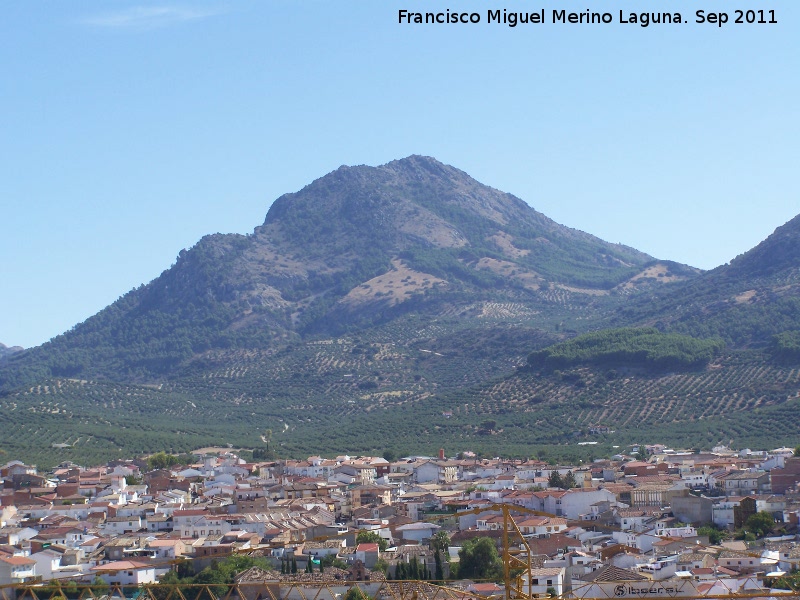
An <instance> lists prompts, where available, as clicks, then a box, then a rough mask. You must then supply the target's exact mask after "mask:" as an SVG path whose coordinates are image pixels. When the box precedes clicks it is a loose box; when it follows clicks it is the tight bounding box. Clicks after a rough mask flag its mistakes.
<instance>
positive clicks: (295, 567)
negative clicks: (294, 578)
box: [292, 557, 297, 574]
mask: <svg viewBox="0 0 800 600" xmlns="http://www.w3.org/2000/svg"><path fill="white" fill-rule="evenodd" d="M294 573H297V559H296V558H294V557H292V574H294Z"/></svg>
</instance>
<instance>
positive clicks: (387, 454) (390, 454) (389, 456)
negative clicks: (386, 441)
mask: <svg viewBox="0 0 800 600" xmlns="http://www.w3.org/2000/svg"><path fill="white" fill-rule="evenodd" d="M383 458H384V459H386V460H388V461H389V462H394V461H395V460H397V455H396V454H395V453H394V450H384V451H383Z"/></svg>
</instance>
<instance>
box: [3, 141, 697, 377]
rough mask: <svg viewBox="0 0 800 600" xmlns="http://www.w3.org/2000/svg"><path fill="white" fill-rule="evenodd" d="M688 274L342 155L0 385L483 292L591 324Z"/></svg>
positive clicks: (19, 365)
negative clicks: (262, 215) (255, 218)
mask: <svg viewBox="0 0 800 600" xmlns="http://www.w3.org/2000/svg"><path fill="white" fill-rule="evenodd" d="M696 274H697V271H696V270H695V269H691V268H689V267H685V266H683V265H678V264H675V263H666V262H658V261H656V260H654V259H653V258H652V257H650V256H647V255H646V254H643V253H641V252H638V251H636V250H634V249H631V248H627V247H624V246H620V245H615V244H609V243H607V242H604V241H602V240H600V239H598V238H596V237H594V236H591V235H589V234H586V233H583V232H580V231H576V230H574V229H569V228H567V227H564V226H562V225H558V224H557V223H555V222H553V221H552V220H550V219H548V218H547V217H545V216H544V215H542V214H541V213H539V212H537V211H535V210H534V209H532V208H531V207H530V206H528V205H527V204H526V203H524V202H523V201H522V200H520V199H518V198H515V197H514V196H512V195H510V194H506V193H503V192H500V191H498V190H495V189H493V188H490V187H488V186H485V185H483V184H481V183H478V182H477V181H475V180H474V179H472V178H471V177H469V176H468V175H467V174H466V173H464V172H462V171H459V170H458V169H455V168H453V167H450V166H447V165H444V164H442V163H439V162H438V161H436V160H434V159H432V158H426V157H420V156H411V157H409V158H406V159H403V160H398V161H393V162H391V163H389V164H386V165H383V166H381V167H367V166H360V167H341V168H339V169H337V170H336V171H334V172H333V173H330V174H328V175H326V176H324V177H322V178H320V179H318V180H316V181H314V182H313V183H311V184H310V185H308V186H307V187H305V188H304V189H302V190H301V191H299V192H297V193H294V194H287V195H285V196H282V197H281V198H278V199H277V200H276V201H275V202H274V203H273V204H272V206H271V207H270V209H269V212H268V214H267V217H266V220H265V222H264V224H263V225H261V226H259V227H257V228H256V229H255V231H254V232H253V234H252V235H248V236H244V235H231V234H228V235H222V234H216V235H210V236H207V237H205V238H203V239H202V240H200V241H199V242H198V243H197V244H196V245H195V246H194V247H193V248H191V249H189V250H186V251H182V252H181V254H180V256H179V257H178V259H177V262H176V263H175V264H174V265H173V266H172V267H171V268H169V269H168V270H166V271H164V273H162V274H161V276H160V277H158V278H157V279H155V280H154V281H152V282H150V283H149V284H147V285H145V286H142V287H140V288H138V289H136V290H133V291H131V292H129V293H128V294H126V295H125V296H124V297H122V298H121V299H120V300H118V301H117V302H115V303H114V304H112V305H111V306H109V307H108V308H106V309H105V310H103V311H101V312H100V313H98V314H97V315H95V316H94V317H92V318H90V319H88V320H87V321H86V322H84V323H81V324H79V325H77V326H76V327H74V328H73V329H72V330H71V331H69V332H67V333H65V334H64V335H62V336H59V337H57V338H56V339H55V340H53V341H52V342H50V343H48V344H45V345H44V346H42V347H40V348H36V349H34V350H31V351H29V352H26V353H24V354H23V355H22V356H19V357H16V359H15V360H14V361H12V364H11V367H10V368H7V369H5V370H3V371H0V388H1V389H5V390H10V389H13V388H14V387H18V386H20V385H24V384H26V383H32V382H35V381H37V380H39V379H41V378H42V377H48V376H67V377H101V378H105V379H111V380H117V381H135V382H147V381H157V380H158V381H160V380H163V379H164V378H165V377H169V376H173V375H175V374H176V373H178V372H179V371H180V369H181V368H184V367H186V366H187V365H188V364H189V363H190V362H191V361H192V360H193V359H196V358H198V357H201V356H203V354H204V353H207V352H209V351H213V350H220V349H227V348H259V349H267V348H277V347H280V345H281V344H285V343H287V342H290V341H302V340H304V339H306V338H307V337H308V336H314V335H339V334H342V333H344V332H348V331H349V332H352V331H358V330H362V329H365V328H369V327H373V326H377V325H381V324H384V323H388V322H391V321H392V320H394V319H397V318H401V317H403V316H405V315H409V314H416V315H420V316H425V317H429V318H432V317H436V316H442V315H446V314H448V315H449V314H455V313H459V314H463V315H472V316H476V315H478V317H479V316H480V314H482V313H483V311H484V308H483V307H482V306H483V304H482V303H485V302H492V303H508V304H509V305H511V306H512V307H513V308H512V309H511V310H512V312H518V313H521V314H522V313H525V314H529V315H534V314H543V317H542V319H541V321H542V324H541V325H542V326H543V325H544V323H546V322H550V321H556V322H559V323H560V322H570V321H572V320H573V319H575V318H580V319H582V320H583V321H584V322H585V323H588V322H590V321H591V320H592V319H594V318H595V317H596V316H597V315H598V314H600V308H603V309H605V308H606V307H607V306H610V305H614V304H619V303H620V302H621V301H623V300H624V299H625V298H626V297H627V296H629V295H630V294H632V293H635V292H636V291H637V290H638V289H640V288H647V287H650V286H655V285H656V284H661V283H665V282H666V283H672V284H674V283H675V282H677V281H681V280H684V279H688V278H692V277H694V276H695V275H696ZM578 313H582V314H578ZM535 321H536V320H535V319H533V320H532V321H531V325H532V326H533V327H535V328H540V326H539V325H538V324H537V323H535ZM477 322H478V323H482V320H481V319H480V318H478V319H477ZM480 326H482V324H481V325H480ZM582 326H583V324H582ZM548 327H550V326H549V324H548V325H547V326H546V327H545V328H548Z"/></svg>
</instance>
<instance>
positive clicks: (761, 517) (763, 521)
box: [745, 510, 775, 538]
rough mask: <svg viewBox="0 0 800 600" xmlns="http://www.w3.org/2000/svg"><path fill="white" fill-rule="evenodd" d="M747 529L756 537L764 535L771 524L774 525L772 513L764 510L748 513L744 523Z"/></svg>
mask: <svg viewBox="0 0 800 600" xmlns="http://www.w3.org/2000/svg"><path fill="white" fill-rule="evenodd" d="M745 525H746V527H747V529H748V530H749V531H751V532H752V533H754V534H755V536H756V537H760V538H761V537H764V536H765V535H767V534H768V533H769V532H770V531H772V526H773V525H775V520H774V519H773V518H772V515H771V514H770V513H768V512H767V511H765V510H762V511H760V512H757V513H756V514H754V515H750V517H749V518H748V519H747V523H746V524H745Z"/></svg>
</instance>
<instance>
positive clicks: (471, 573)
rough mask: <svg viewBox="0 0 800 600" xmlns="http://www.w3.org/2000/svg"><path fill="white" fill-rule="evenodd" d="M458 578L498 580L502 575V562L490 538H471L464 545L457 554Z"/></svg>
mask: <svg viewBox="0 0 800 600" xmlns="http://www.w3.org/2000/svg"><path fill="white" fill-rule="evenodd" d="M458 557H459V566H458V576H459V577H460V578H462V579H491V580H499V579H500V578H501V577H502V574H503V561H502V560H501V559H500V556H499V555H498V553H497V547H496V546H495V544H494V541H493V540H492V539H491V538H487V537H480V538H473V539H471V540H468V541H467V542H465V543H464V545H463V546H462V547H461V550H459V552H458Z"/></svg>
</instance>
